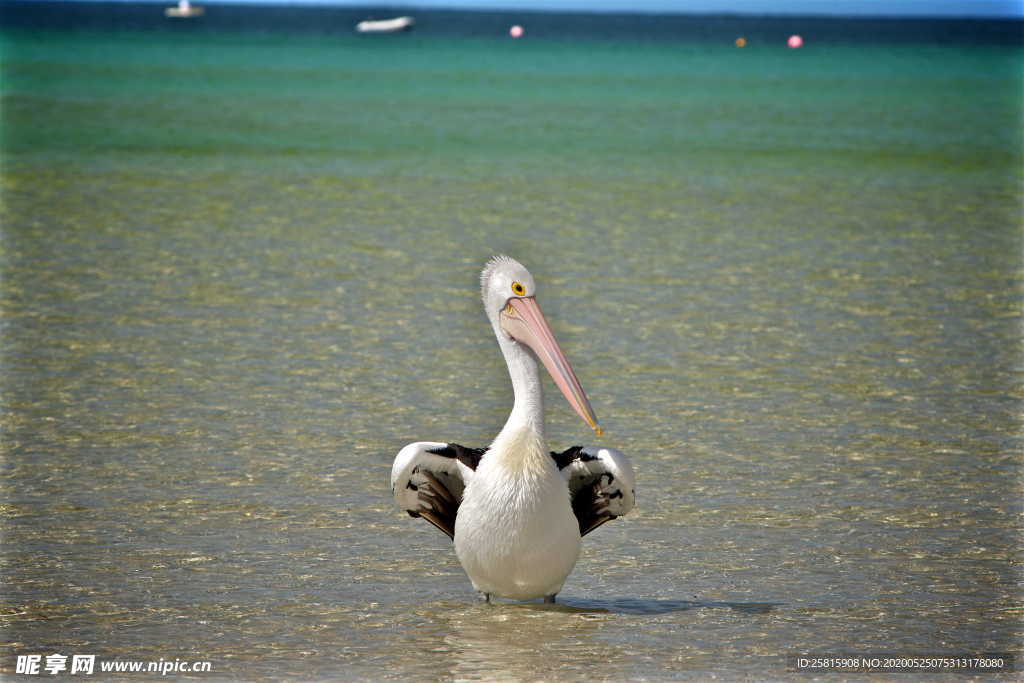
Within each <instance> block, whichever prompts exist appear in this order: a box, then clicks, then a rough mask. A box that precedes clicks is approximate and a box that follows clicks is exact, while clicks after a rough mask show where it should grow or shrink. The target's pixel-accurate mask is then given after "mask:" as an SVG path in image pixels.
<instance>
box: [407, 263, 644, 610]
mask: <svg viewBox="0 0 1024 683" xmlns="http://www.w3.org/2000/svg"><path fill="white" fill-rule="evenodd" d="M480 282H481V290H482V295H483V302H484V308H485V309H486V311H487V317H488V318H489V319H490V321H491V327H492V328H493V329H494V335H495V336H496V337H497V338H498V346H499V347H500V348H501V352H502V354H503V355H504V356H505V363H506V364H507V365H508V374H509V377H510V378H511V379H512V390H513V393H514V396H515V400H514V403H513V406H512V413H511V414H510V415H509V417H508V420H507V421H506V422H505V426H504V427H502V429H501V431H500V432H499V433H498V436H497V437H495V439H494V441H492V442H491V445H490V446H488V447H487V448H467V447H465V446H460V445H459V444H456V443H447V442H439V441H418V442H416V443H411V444H409V445H408V446H406V447H404V448H403V449H402V450H401V451H399V453H398V456H397V457H396V458H395V462H394V465H393V467H392V469H391V492H392V494H393V495H394V497H395V502H397V503H398V506H399V507H400V508H402V509H403V510H405V511H406V512H408V513H409V515H411V516H412V517H420V518H422V519H425V520H426V521H428V522H430V523H431V524H433V525H434V526H435V527H437V528H438V529H440V530H441V531H443V532H444V533H446V534H448V536H450V537H451V539H452V540H453V541H454V542H455V554H456V556H457V557H458V558H459V562H460V563H461V564H462V567H463V569H465V571H466V574H467V575H468V576H469V580H470V581H471V582H472V584H473V588H474V589H475V590H476V591H477V593H478V594H479V595H480V598H481V599H482V600H483V601H484V602H490V601H491V597H492V596H498V597H503V598H509V599H512V600H532V599H534V598H539V597H543V598H544V601H545V602H554V601H555V595H556V594H557V593H558V592H559V591H560V590H561V589H562V585H563V584H564V583H565V579H566V577H568V576H569V573H570V572H571V571H572V568H573V567H574V566H575V564H576V560H577V559H578V558H579V554H580V539H581V538H582V537H583V536H585V535H587V534H589V533H590V532H591V531H593V530H594V529H596V528H598V527H599V526H601V525H602V524H604V523H605V522H607V521H608V520H611V519H615V518H616V517H619V516H621V515H624V514H626V513H627V512H629V511H630V509H632V507H633V502H634V500H635V494H634V476H633V468H632V466H631V465H630V464H629V460H627V459H626V457H625V456H624V455H623V454H622V453H620V452H619V451H618V450H616V449H614V448H607V447H602V446H573V447H571V448H569V449H566V450H564V451H562V452H560V453H556V452H553V451H549V450H548V446H547V443H546V442H545V440H544V406H543V401H542V397H541V383H540V373H539V372H538V361H540V363H542V364H543V365H544V367H545V368H546V369H547V371H548V373H549V374H550V375H551V378H552V379H553V380H554V381H555V384H556V385H557V386H558V388H559V389H560V390H561V392H562V394H563V395H564V396H565V399H566V400H567V401H568V402H569V405H571V406H572V407H573V409H574V410H575V411H576V413H577V414H578V415H579V416H580V417H581V418H583V420H584V421H585V422H586V423H587V424H588V425H589V426H590V427H591V428H592V429H593V430H594V431H595V432H596V433H597V435H598V436H601V434H602V431H601V428H600V426H598V423H597V416H596V415H595V414H594V409H593V408H592V407H591V406H590V401H589V400H588V399H587V395H586V394H585V393H584V392H583V387H581V386H580V383H579V380H578V379H577V378H576V374H575V373H574V372H573V369H572V366H571V365H569V361H568V360H567V359H566V357H565V354H563V353H562V349H561V348H560V347H559V345H558V342H557V341H556V340H555V336H554V334H553V333H552V331H551V328H550V326H549V325H548V323H547V320H545V318H544V315H543V314H542V313H541V310H540V306H539V305H538V304H537V299H536V295H537V285H536V283H535V282H534V279H533V276H532V275H530V272H529V271H528V270H527V269H526V268H525V267H523V265H522V264H520V263H519V262H517V261H515V260H514V259H511V258H509V257H507V256H497V257H495V258H493V259H491V260H490V261H489V262H488V263H487V265H486V267H485V268H484V270H483V273H481V276H480Z"/></svg>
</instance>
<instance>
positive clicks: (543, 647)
mask: <svg viewBox="0 0 1024 683" xmlns="http://www.w3.org/2000/svg"><path fill="white" fill-rule="evenodd" d="M778 605H779V603H769V602H728V601H722V602H717V601H703V602H702V601H696V600H653V599H640V598H619V599H609V600H600V599H586V598H572V597H566V598H564V599H560V600H559V602H557V603H555V604H547V603H543V602H540V601H532V602H504V601H502V602H497V603H496V604H491V605H487V604H478V605H473V606H466V607H464V608H462V609H452V610H449V611H448V613H447V617H446V618H445V619H444V621H445V622H446V624H445V625H444V626H443V628H442V629H440V630H443V631H444V634H445V635H444V637H443V640H444V646H443V648H437V647H436V646H437V644H436V643H434V651H435V652H436V651H438V650H439V649H443V650H444V651H445V652H446V653H447V655H446V659H447V666H448V667H450V670H449V671H448V672H447V675H446V677H450V678H454V679H464V678H475V679H481V678H482V679H484V680H489V679H502V680H507V679H508V680H515V679H525V680H537V679H547V678H558V677H559V676H560V675H565V676H570V677H571V676H572V675H574V674H578V673H579V667H580V662H583V661H588V662H598V661H599V662H602V663H603V664H602V671H601V673H602V675H603V676H605V677H608V678H623V677H628V676H627V674H628V673H629V672H628V671H626V670H625V669H622V670H620V669H621V667H623V666H627V664H626V663H627V662H631V661H632V658H631V657H630V654H631V652H630V651H631V649H632V646H631V645H630V644H628V643H615V642H610V641H609V639H608V638H605V637H602V635H601V634H602V631H603V630H604V627H603V624H604V623H605V622H607V621H611V620H616V619H618V618H619V615H644V614H649V615H652V616H657V615H664V614H669V613H672V612H684V611H689V610H701V609H729V610H733V611H735V612H739V613H743V614H751V615H760V614H768V613H770V612H772V610H773V609H774V608H775V607H776V606H778ZM444 611H445V610H437V613H443V612H444Z"/></svg>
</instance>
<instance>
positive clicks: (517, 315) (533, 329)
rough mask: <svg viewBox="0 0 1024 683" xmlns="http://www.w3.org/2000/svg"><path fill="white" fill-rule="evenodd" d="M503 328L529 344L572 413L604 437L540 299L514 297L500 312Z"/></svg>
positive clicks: (510, 334) (513, 336)
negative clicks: (543, 311)
mask: <svg viewBox="0 0 1024 683" xmlns="http://www.w3.org/2000/svg"><path fill="white" fill-rule="evenodd" d="M499 317H500V319H501V329H502V330H504V331H505V333H506V334H508V335H509V336H510V337H512V338H513V339H515V340H516V341H517V342H521V343H523V344H526V345H527V346H529V347H530V348H531V349H533V352H534V353H536V354H537V357H538V358H540V360H541V362H542V363H544V367H545V368H547V369H548V373H549V374H550V375H551V379H553V380H555V384H557V385H558V388H559V389H561V390H562V395H563V396H565V400H566V401H568V402H569V405H571V406H572V407H573V410H575V411H576V413H577V414H578V415H579V416H580V417H582V418H583V420H584V421H585V422H586V423H587V424H588V425H590V427H591V429H593V430H594V431H595V432H597V435H598V436H601V433H602V430H601V427H600V425H598V424H597V415H595V414H594V409H593V408H591V407H590V401H589V400H587V395H586V394H585V393H584V392H583V387H582V386H580V381H579V380H578V379H576V373H575V372H573V371H572V366H571V365H569V361H568V359H567V358H566V357H565V354H564V353H562V349H561V347H560V346H558V342H557V341H556V340H555V335H554V333H553V332H552V331H551V327H550V326H549V325H548V321H547V320H545V319H544V314H543V313H541V312H540V306H539V305H538V304H537V300H536V299H534V298H533V297H532V296H531V297H523V298H511V299H509V300H508V304H507V305H506V306H505V308H504V309H502V311H501V315H500V316H499Z"/></svg>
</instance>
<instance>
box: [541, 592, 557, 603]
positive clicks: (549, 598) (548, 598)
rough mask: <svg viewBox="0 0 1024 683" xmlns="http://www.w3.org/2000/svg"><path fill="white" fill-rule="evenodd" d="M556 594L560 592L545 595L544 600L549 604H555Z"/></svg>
mask: <svg viewBox="0 0 1024 683" xmlns="http://www.w3.org/2000/svg"><path fill="white" fill-rule="evenodd" d="M556 595H558V593H552V594H551V595H545V596H544V602H546V603H548V604H551V605H553V604H555V596H556Z"/></svg>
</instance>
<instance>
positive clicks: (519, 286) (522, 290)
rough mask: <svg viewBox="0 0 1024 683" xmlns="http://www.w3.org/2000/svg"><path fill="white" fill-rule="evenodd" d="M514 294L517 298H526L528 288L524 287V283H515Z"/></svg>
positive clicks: (513, 285)
mask: <svg viewBox="0 0 1024 683" xmlns="http://www.w3.org/2000/svg"><path fill="white" fill-rule="evenodd" d="M512 293H513V294H515V295H516V296H526V287H523V283H522V282H513V283H512Z"/></svg>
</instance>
